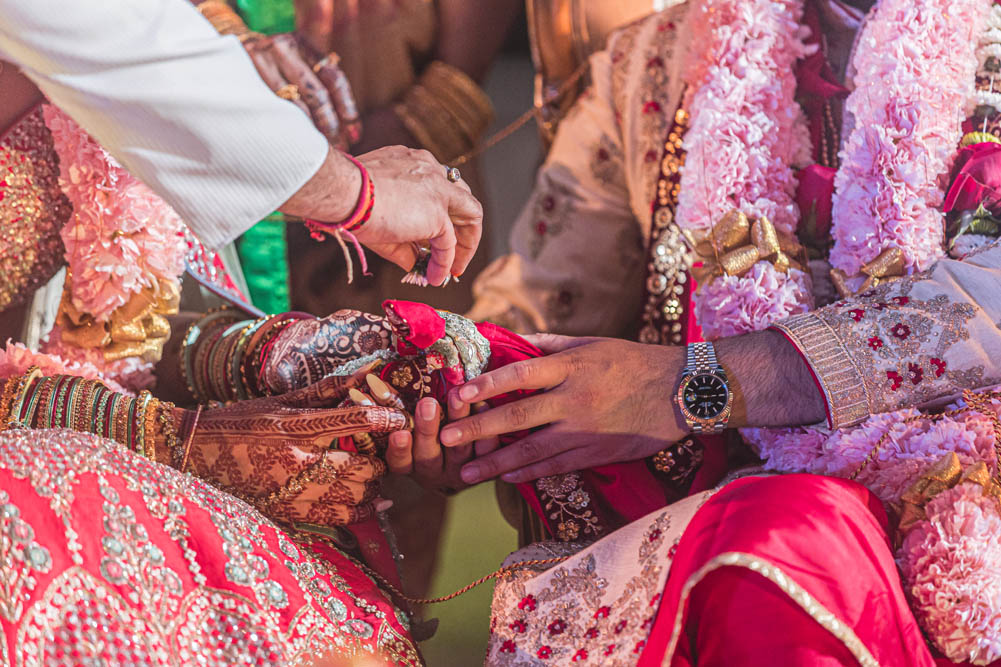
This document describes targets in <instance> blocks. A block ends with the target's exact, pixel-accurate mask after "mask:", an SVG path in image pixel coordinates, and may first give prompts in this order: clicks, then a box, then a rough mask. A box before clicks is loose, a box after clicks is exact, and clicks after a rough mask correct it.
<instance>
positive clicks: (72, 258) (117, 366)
mask: <svg viewBox="0 0 1001 667" xmlns="http://www.w3.org/2000/svg"><path fill="white" fill-rule="evenodd" d="M43 114H44V117H45V123H46V125H47V126H48V128H49V130H50V131H51V133H52V138H53V143H54V146H55V149H56V152H57V153H58V155H59V162H60V165H59V166H60V169H59V171H60V178H59V184H60V186H61V187H62V190H63V192H64V193H65V194H66V196H67V197H68V198H69V200H70V202H71V203H72V204H73V215H72V216H71V218H70V220H69V222H68V223H67V224H66V226H65V227H64V228H63V230H62V238H63V243H64V244H65V246H66V260H67V263H68V264H69V271H70V275H69V278H68V280H69V281H70V293H71V296H72V299H73V305H74V306H75V307H76V308H78V309H79V310H80V311H81V312H83V313H87V314H89V315H91V316H92V317H94V319H95V320H97V321H98V322H103V321H106V320H107V319H108V318H109V317H110V315H111V313H112V312H114V311H115V309H117V308H120V307H121V306H123V305H124V304H125V303H127V302H128V301H129V299H130V298H131V297H132V296H133V295H134V294H137V293H138V292H139V291H141V290H142V289H143V288H147V287H152V288H154V289H158V288H159V284H160V281H161V280H164V281H169V282H174V283H176V282H177V281H178V278H179V276H180V275H181V273H183V271H184V253H185V250H186V245H185V243H184V238H183V230H184V224H183V222H182V221H181V219H180V217H179V216H178V215H177V213H175V212H174V210H173V209H172V208H170V206H168V205H167V204H166V202H164V201H163V200H162V199H160V198H159V197H158V196H157V195H156V194H155V193H154V192H153V191H152V190H150V189H149V188H148V187H147V186H146V185H145V184H143V183H142V182H141V181H139V180H138V179H137V178H135V177H134V176H132V175H131V174H129V173H128V172H127V171H126V170H125V169H124V168H123V167H122V166H121V165H119V164H118V163H117V162H116V161H115V159H114V158H113V157H111V155H109V154H108V153H107V152H106V151H105V150H104V149H103V148H102V147H101V146H100V145H99V144H98V143H97V142H96V141H94V139H93V138H91V137H90V136H89V135H88V134H87V133H86V132H84V131H83V129H81V128H80V127H79V126H78V125H77V124H76V123H75V122H74V121H73V120H72V119H71V118H69V117H68V116H67V115H66V114H64V113H63V112H62V111H60V110H59V109H57V108H56V107H53V106H50V105H45V107H44V109H43ZM60 333H61V332H59V331H57V330H56V331H53V332H52V333H51V334H50V335H49V339H48V340H47V342H46V347H45V349H46V350H48V351H51V352H53V353H56V354H58V355H59V356H61V357H64V358H69V359H73V360H75V361H77V362H80V363H91V364H94V365H96V366H97V367H98V368H100V369H102V370H103V371H104V372H105V373H106V374H107V375H109V376H112V377H116V378H119V380H120V381H122V382H123V383H125V384H127V385H128V386H130V387H133V388H140V387H146V386H148V385H149V384H151V382H152V375H151V369H152V365H151V364H147V363H145V362H143V361H141V360H139V359H124V360H121V361H117V362H111V363H108V362H104V360H103V356H102V355H100V354H99V353H98V352H97V351H95V350H83V349H81V348H79V347H76V346H73V345H65V344H63V342H62V338H61V335H60Z"/></svg>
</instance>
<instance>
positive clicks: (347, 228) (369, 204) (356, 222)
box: [306, 153, 375, 283]
mask: <svg viewBox="0 0 1001 667" xmlns="http://www.w3.org/2000/svg"><path fill="white" fill-rule="evenodd" d="M343 155H344V157H346V158H347V159H348V160H350V161H351V163H352V164H354V165H355V166H356V167H358V171H359V172H361V190H360V191H359V193H358V202H357V203H356V204H355V208H354V210H353V211H352V212H351V214H350V215H349V216H348V217H347V218H345V219H344V220H341V221H340V222H321V221H319V220H311V219H308V218H307V219H306V227H307V228H309V230H310V236H312V237H313V238H314V239H316V240H317V241H323V240H325V239H326V237H325V236H324V233H326V234H329V235H331V236H333V237H334V238H336V239H337V242H338V243H339V244H340V246H341V250H343V251H344V261H345V262H346V263H347V265H348V282H349V283H350V282H351V281H352V280H353V279H354V270H353V266H352V262H351V255H350V253H349V252H348V247H347V245H346V244H345V243H344V237H345V236H346V237H347V238H348V240H349V241H351V243H352V244H353V245H354V247H355V251H356V252H357V253H358V259H359V260H360V261H361V270H362V273H364V274H365V275H368V261H367V260H366V259H365V251H364V250H363V249H362V247H361V243H359V242H358V239H357V238H356V237H355V235H354V233H353V232H356V231H358V230H359V229H361V228H362V226H363V225H364V224H365V223H366V222H368V221H369V219H370V218H371V217H372V209H374V208H375V183H374V182H373V181H372V178H371V176H369V173H368V169H366V168H365V165H363V164H362V163H361V162H359V161H358V160H356V159H355V158H354V157H353V156H351V155H348V154H347V153H343Z"/></svg>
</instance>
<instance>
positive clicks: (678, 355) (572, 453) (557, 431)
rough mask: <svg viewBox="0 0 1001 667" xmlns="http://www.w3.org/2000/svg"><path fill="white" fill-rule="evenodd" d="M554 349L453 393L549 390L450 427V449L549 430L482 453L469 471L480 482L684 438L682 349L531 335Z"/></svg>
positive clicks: (609, 458)
mask: <svg viewBox="0 0 1001 667" xmlns="http://www.w3.org/2000/svg"><path fill="white" fill-rule="evenodd" d="M528 340H530V341H531V342H532V343H534V344H535V345H537V346H539V347H540V348H542V349H543V350H544V351H546V352H548V353H549V354H550V356H547V357H541V358H539V359H530V360H528V361H521V362H518V363H515V364H511V365H510V366H505V367H503V368H500V369H497V370H495V371H492V372H490V373H486V374H484V375H482V376H480V377H478V378H476V379H474V380H472V381H470V382H468V383H466V384H464V385H462V386H461V387H457V388H456V389H454V390H453V391H452V394H451V395H450V397H449V398H450V401H455V402H456V403H457V404H471V403H474V402H477V401H483V400H487V399H489V398H493V397H495V396H498V395H500V394H504V393H507V392H510V391H515V390H518V389H543V390H548V391H546V392H545V393H541V394H537V395H535V396H530V397H528V398H524V399H521V400H519V401H516V402H513V403H509V404H507V405H504V406H502V407H498V408H494V409H492V410H489V411H486V412H484V413H482V414H478V415H475V416H472V417H468V418H466V419H461V420H459V421H457V422H455V423H453V424H449V425H448V426H446V427H445V428H444V429H443V430H442V432H441V441H442V443H443V444H444V445H446V446H448V447H456V446H462V445H466V444H468V443H471V442H473V441H476V440H480V439H483V438H490V437H492V436H497V435H501V434H504V433H512V432H516V431H521V430H525V429H530V428H534V427H537V426H546V425H549V426H548V427H547V428H544V429H542V430H539V431H536V432H535V433H532V434H530V435H527V436H525V437H524V438H522V439H521V440H519V441H518V442H515V443H513V444H511V445H508V446H506V447H502V448H501V449H498V450H496V451H494V452H492V453H490V454H487V455H485V456H482V457H480V458H477V459H476V460H475V461H473V462H471V463H469V464H467V465H466V466H465V467H463V469H462V480H463V481H464V482H466V483H467V484H475V483H476V482H480V481H483V480H486V479H490V478H492V477H496V476H498V475H500V476H501V477H502V479H504V480H505V481H508V482H524V481H528V480H532V479H537V478H539V477H545V476H548V475H555V474H559V473H564V472H569V471H572V470H581V469H584V468H590V467H594V466H599V465H604V464H608V463H616V462H619V461H631V460H635V459H641V458H644V457H646V456H649V455H651V454H653V453H655V452H657V451H659V450H661V449H663V448H664V447H666V446H668V445H670V444H672V443H674V442H676V441H677V440H679V439H681V438H682V437H683V436H684V435H685V434H686V432H687V426H686V425H685V423H684V421H683V420H682V419H681V415H680V413H679V412H678V411H677V408H676V407H675V406H674V404H673V402H672V401H671V395H672V394H673V391H674V385H675V382H676V380H677V378H678V377H680V373H681V369H682V367H683V366H684V363H685V354H684V349H683V348H677V347H659V346H652V345H641V344H639V343H631V342H627V341H622V340H613V339H603V338H584V339H575V338H567V337H564V336H553V335H541V336H530V337H528Z"/></svg>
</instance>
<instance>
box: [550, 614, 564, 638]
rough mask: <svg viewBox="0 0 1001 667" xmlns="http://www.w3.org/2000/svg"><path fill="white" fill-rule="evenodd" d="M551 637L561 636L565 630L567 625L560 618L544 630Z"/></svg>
mask: <svg viewBox="0 0 1001 667" xmlns="http://www.w3.org/2000/svg"><path fill="white" fill-rule="evenodd" d="M546 629H547V630H549V634H551V635H561V634H563V631H564V630H566V629H567V623H566V621H564V620H563V619H562V618H558V619H556V620H555V621H553V622H552V623H550V624H549V626H548V627H547V628H546Z"/></svg>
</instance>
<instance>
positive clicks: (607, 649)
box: [605, 644, 615, 655]
mask: <svg viewBox="0 0 1001 667" xmlns="http://www.w3.org/2000/svg"><path fill="white" fill-rule="evenodd" d="M614 650H615V644H609V645H608V646H606V647H605V655H612V652H613V651H614Z"/></svg>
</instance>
